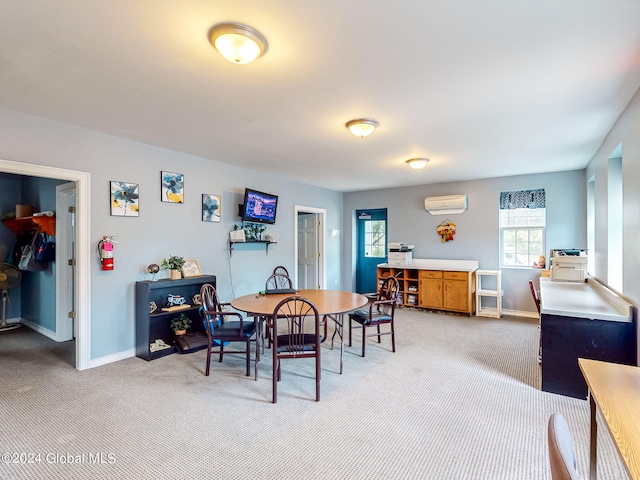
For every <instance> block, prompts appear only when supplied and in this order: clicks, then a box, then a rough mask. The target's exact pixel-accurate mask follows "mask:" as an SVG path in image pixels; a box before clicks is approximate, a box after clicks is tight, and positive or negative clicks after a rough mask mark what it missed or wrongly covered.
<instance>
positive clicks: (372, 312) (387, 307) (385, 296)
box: [349, 277, 400, 357]
mask: <svg viewBox="0 0 640 480" xmlns="http://www.w3.org/2000/svg"><path fill="white" fill-rule="evenodd" d="M399 290H400V284H399V283H398V280H397V279H396V278H395V277H387V278H385V279H384V281H383V282H382V285H381V286H380V290H379V291H378V292H377V293H376V294H375V297H373V299H374V301H373V302H372V303H370V304H369V308H364V309H360V310H356V311H355V312H353V313H350V314H349V346H351V343H352V330H353V329H354V328H362V356H363V357H364V354H365V345H366V343H367V338H368V337H377V338H378V343H381V341H382V340H381V337H382V336H383V335H391V349H392V351H394V352H395V351H396V335H395V330H394V316H395V311H396V301H397V298H398V292H399ZM354 322H355V323H357V324H359V326H358V325H355V326H354V325H353V323H354ZM381 325H389V327H390V330H389V331H386V332H383V331H381V330H380V326H381ZM370 327H375V328H376V332H374V333H369V334H367V328H370Z"/></svg>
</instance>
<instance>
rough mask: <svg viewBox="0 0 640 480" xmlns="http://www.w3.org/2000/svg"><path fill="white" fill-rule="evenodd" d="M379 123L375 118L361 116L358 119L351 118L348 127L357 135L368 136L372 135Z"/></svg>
mask: <svg viewBox="0 0 640 480" xmlns="http://www.w3.org/2000/svg"><path fill="white" fill-rule="evenodd" d="M378 125H380V124H379V123H378V122H377V121H375V120H374V119H373V118H359V119H357V120H349V121H348V122H347V123H346V127H347V128H348V129H349V130H350V131H351V133H353V134H354V135H355V136H356V137H366V136H368V135H371V133H373V131H374V130H375V129H376V127H377V126H378Z"/></svg>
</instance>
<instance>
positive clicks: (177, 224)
mask: <svg viewBox="0 0 640 480" xmlns="http://www.w3.org/2000/svg"><path fill="white" fill-rule="evenodd" d="M0 158H2V159H4V160H12V161H19V162H25V163H35V164H41V165H49V166H54V167H60V168H67V169H72V170H79V171H85V172H89V173H90V174H91V239H92V251H93V250H95V246H96V245H97V242H98V241H99V240H100V239H101V238H102V236H103V235H115V236H116V237H117V241H118V242H119V243H118V244H117V245H116V247H115V270H114V271H113V272H103V271H101V270H100V268H99V265H98V262H97V260H95V259H91V261H92V272H91V288H92V294H91V357H92V358H93V359H96V358H99V357H103V356H106V355H111V354H117V353H119V352H124V351H127V350H130V349H132V348H133V347H134V342H135V334H134V331H135V330H134V326H135V323H134V322H135V319H134V284H135V282H136V281H137V280H147V279H149V278H150V275H149V274H148V273H147V271H146V267H147V265H148V264H150V263H158V264H159V263H161V261H162V259H163V258H165V257H169V256H171V255H181V256H184V257H186V258H196V259H198V261H199V262H200V265H201V267H202V270H203V272H205V273H208V274H214V275H217V276H218V286H219V290H220V295H221V297H222V299H223V300H231V299H232V298H233V296H238V295H244V294H247V293H251V292H255V291H257V290H262V289H263V288H264V281H265V279H266V278H267V276H268V275H267V274H268V273H270V272H271V271H272V270H273V268H274V267H275V266H277V265H284V266H286V267H287V268H288V269H289V271H292V272H293V271H295V270H296V269H295V268H294V266H295V253H294V238H293V236H294V224H295V215H294V205H304V206H308V207H317V208H325V209H326V210H327V221H326V225H325V226H324V229H325V231H326V232H330V231H331V229H341V225H342V194H341V193H339V192H334V191H331V190H326V189H322V188H317V187H312V186H309V185H304V184H299V183H295V182H290V181H286V180H282V179H281V178H279V177H278V176H277V175H271V174H268V173H260V172H256V171H251V170H246V169H243V168H238V167H234V166H231V165H227V164H224V163H220V162H217V161H214V160H206V159H203V158H198V157H193V156H189V155H184V154H181V153H178V152H173V151H169V150H164V149H160V148H155V147H151V146H148V145H144V144H142V143H137V142H131V141H127V140H123V139H120V138H116V137H112V136H109V135H104V134H100V133H96V132H92V131H89V130H85V129H81V128H76V127H72V126H69V125H65V124H61V123H58V122H53V121H48V120H44V119H40V118H36V117H30V116H28V115H23V114H20V113H16V112H13V111H10V110H6V109H0ZM162 170H166V171H171V172H180V173H183V174H184V175H185V203H184V204H169V203H163V202H161V201H160V172H161V171H162ZM111 180H119V181H125V182H131V183H138V184H140V195H141V197H140V216H139V217H138V218H132V217H112V216H110V208H109V181H111ZM245 187H251V188H255V189H258V190H262V191H266V192H269V193H274V194H276V195H279V203H278V217H277V223H276V225H275V226H272V227H268V230H267V231H268V232H269V233H273V234H275V235H277V237H278V239H279V241H278V244H277V245H272V246H271V247H270V248H269V254H268V255H266V254H265V249H264V247H262V248H259V249H252V248H251V247H248V246H247V247H240V248H237V249H236V250H235V251H234V252H233V255H232V256H231V257H230V256H229V250H228V243H227V240H228V238H229V231H230V230H231V229H232V228H233V225H234V224H235V223H237V222H239V218H238V217H237V210H238V203H242V200H243V198H242V195H243V192H244V188H245ZM203 193H208V194H216V195H221V196H222V222H221V223H209V222H202V221H201V195H202V194H203ZM340 238H341V237H337V238H332V237H327V244H326V257H327V259H326V264H327V272H326V278H327V285H331V286H334V285H335V288H340V287H341V285H340V283H339V280H340V257H341V245H340ZM163 274H166V275H168V274H167V273H166V272H163Z"/></svg>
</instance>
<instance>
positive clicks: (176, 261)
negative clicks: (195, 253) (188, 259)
mask: <svg viewBox="0 0 640 480" xmlns="http://www.w3.org/2000/svg"><path fill="white" fill-rule="evenodd" d="M183 265H184V257H177V256H175V255H174V256H172V257H169V258H165V259H163V260H162V269H163V270H171V280H178V279H179V278H182V272H181V271H180V270H181V269H182V266H183Z"/></svg>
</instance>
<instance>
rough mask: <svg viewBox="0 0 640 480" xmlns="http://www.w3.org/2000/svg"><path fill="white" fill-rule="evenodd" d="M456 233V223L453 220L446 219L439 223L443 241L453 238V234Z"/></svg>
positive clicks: (439, 233)
mask: <svg viewBox="0 0 640 480" xmlns="http://www.w3.org/2000/svg"><path fill="white" fill-rule="evenodd" d="M455 234H456V224H455V223H453V222H452V221H451V220H445V221H444V222H442V223H441V224H440V225H438V235H440V238H441V239H442V243H444V242H448V241H449V240H453V236H454V235H455Z"/></svg>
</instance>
